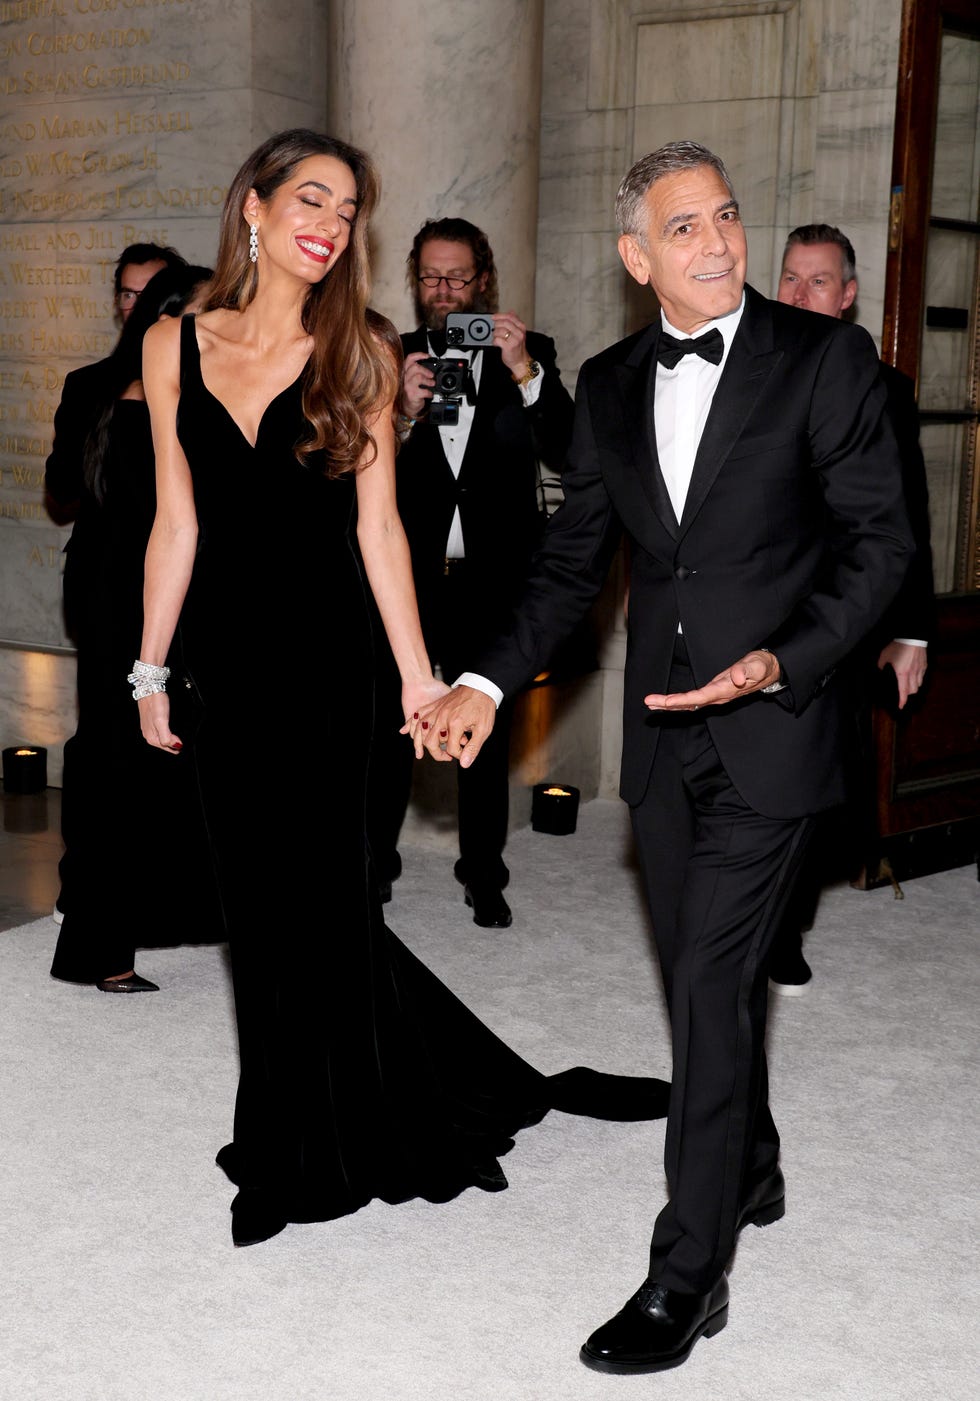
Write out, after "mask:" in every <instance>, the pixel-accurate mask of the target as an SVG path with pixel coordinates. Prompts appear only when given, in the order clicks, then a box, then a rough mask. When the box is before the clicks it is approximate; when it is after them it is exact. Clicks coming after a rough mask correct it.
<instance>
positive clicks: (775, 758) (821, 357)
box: [470, 287, 911, 818]
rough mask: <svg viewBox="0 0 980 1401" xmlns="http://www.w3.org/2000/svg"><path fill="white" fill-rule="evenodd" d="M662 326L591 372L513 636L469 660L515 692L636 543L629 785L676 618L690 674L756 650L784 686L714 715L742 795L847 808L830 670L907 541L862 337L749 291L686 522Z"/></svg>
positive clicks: (897, 573) (644, 780)
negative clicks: (665, 413) (669, 461)
mask: <svg viewBox="0 0 980 1401" xmlns="http://www.w3.org/2000/svg"><path fill="white" fill-rule="evenodd" d="M659 335H660V321H659V318H658V319H657V321H656V322H655V323H654V324H653V325H651V326H648V327H647V328H646V329H645V330H644V331H641V332H640V333H638V334H637V335H634V336H631V337H629V338H628V339H627V340H624V341H622V342H620V343H619V344H617V345H614V346H612V347H611V348H609V349H608V350H605V351H603V352H602V353H601V354H600V355H598V356H596V357H595V358H594V359H593V360H590V361H589V362H588V363H587V364H586V365H585V366H584V367H583V369H582V372H581V375H580V378H579V385H578V394H577V409H576V417H575V428H574V433H573V440H572V447H571V452H570V456H569V461H568V464H567V466H566V469H565V473H564V476H563V486H564V491H565V502H564V505H563V506H562V507H561V508H560V509H559V510H558V511H557V512H556V513H555V515H554V516H553V517H552V519H551V521H550V523H549V528H548V532H547V536H546V539H545V542H544V545H543V547H542V550H541V552H540V553H539V555H538V558H537V560H536V564H535V569H534V573H533V576H532V578H531V581H530V583H529V585H528V587H527V590H526V592H525V594H524V597H523V599H522V601H521V604H520V606H519V610H518V614H517V618H516V622H515V624H514V626H513V629H512V631H511V632H510V634H509V635H508V636H506V637H504V638H503V639H501V640H500V641H499V642H497V643H495V644H493V645H491V646H490V647H489V648H488V649H487V650H486V651H485V652H484V653H483V654H482V655H478V656H474V657H473V660H472V662H471V663H470V665H471V667H472V669H473V670H474V671H478V672H480V673H482V674H483V675H485V676H487V677H489V678H490V679H492V680H493V681H495V682H496V683H497V684H498V685H499V686H500V687H501V689H502V690H503V691H504V692H505V693H512V692H513V691H515V690H516V689H518V688H519V687H520V686H521V685H522V684H523V683H524V682H525V681H526V680H527V679H528V677H529V676H533V675H534V673H535V671H536V670H538V669H540V667H541V666H542V665H544V663H545V660H546V658H547V655H548V653H549V651H550V649H551V647H553V646H554V644H555V643H556V642H557V641H558V640H559V639H560V638H561V637H562V636H563V635H565V634H566V633H567V632H568V631H569V629H570V628H571V627H572V626H573V625H574V623H575V621H576V620H577V618H578V617H580V616H581V614H582V613H583V612H584V610H585V609H586V608H587V607H588V604H589V602H590V600H591V599H592V598H593V597H594V596H595V594H596V593H597V591H598V589H599V587H600V585H601V583H602V580H603V578H604V576H605V573H606V571H607V568H608V565H609V562H610V559H611V557H612V555H613V552H614V550H615V548H616V545H617V543H618V541H619V539H620V536H621V533H622V530H623V529H624V528H625V529H626V531H627V532H628V534H629V537H630V542H631V559H632V572H631V582H630V605H629V631H628V649H627V661H626V676H625V696H624V717H623V730H624V735H623V764H622V774H621V794H622V797H623V798H624V799H625V800H626V801H627V802H628V803H630V804H636V803H638V802H639V801H640V800H641V799H642V798H643V796H644V793H645V792H646V789H647V785H648V782H649V776H650V771H651V767H652V764H653V758H654V754H655V751H656V747H657V739H658V734H659V724H660V722H659V721H658V719H657V717H656V716H654V715H651V714H650V712H648V711H647V709H646V707H645V706H644V704H643V697H644V696H645V695H646V694H648V693H649V692H651V691H653V692H660V691H665V690H666V689H667V685H668V676H669V673H670V667H671V657H672V653H673V648H674V642H675V638H676V635H677V628H678V623H680V625H681V627H682V629H683V633H684V639H685V641H686V644H687V649H688V652H689V654H690V659H691V665H692V668H693V673H694V678H695V681H696V684H697V685H703V684H704V683H705V682H707V681H709V680H710V679H711V678H712V677H713V676H715V675H716V674H717V673H719V672H721V671H723V670H724V669H726V668H727V667H728V666H730V665H731V663H732V662H734V661H736V660H737V659H738V658H740V657H742V656H743V655H745V653H747V652H748V651H750V650H752V649H754V648H757V647H768V648H770V649H771V650H772V651H773V652H775V653H776V655H777V656H778V658H779V660H780V662H781V664H782V668H783V673H784V677H785V680H786V682H787V689H786V690H784V691H783V692H780V693H778V694H776V695H772V696H762V695H753V696H750V697H746V698H745V699H744V700H737V701H734V702H732V703H730V704H728V705H725V706H722V707H717V708H715V707H709V708H708V709H707V710H706V711H705V719H706V721H707V724H708V727H709V731H710V734H711V738H712V741H713V743H714V745H715V748H716V749H717V751H718V754H719V756H720V758H721V761H722V763H723V765H724V767H725V769H726V771H727V773H728V775H729V777H730V779H731V781H732V782H733V783H734V785H735V786H736V788H737V789H738V791H739V793H740V794H741V796H742V798H743V799H744V800H745V802H746V803H748V804H749V806H750V807H751V808H753V809H754V810H755V811H757V812H759V813H761V814H762V815H764V816H766V817H773V818H795V817H798V816H803V815H805V814H809V813H815V812H818V811H820V810H822V809H825V808H828V807H831V806H833V805H835V804H837V803H839V802H841V801H842V799H843V797H844V791H843V777H842V772H841V765H840V761H839V752H840V747H841V734H842V726H843V713H842V712H843V705H842V697H841V693H840V688H839V686H838V684H837V676H836V672H837V669H838V667H839V665H840V663H841V662H842V661H843V660H844V658H845V657H846V656H847V655H848V653H849V652H850V651H851V650H852V649H853V648H854V647H855V645H856V644H857V643H858V642H859V641H860V639H861V638H862V637H863V636H864V635H865V634H866V633H867V632H868V631H869V630H870V628H871V627H872V626H873V625H874V623H875V622H876V620H877V619H878V618H879V617H880V616H881V615H882V613H883V612H884V610H885V608H886V606H887V605H888V603H889V601H890V600H891V598H892V596H893V595H894V594H895V592H896V590H897V589H898V587H899V584H900V583H901V580H902V577H903V574H904V572H905V569H906V567H907V562H908V558H909V555H910V552H911V536H910V533H909V529H908V522H907V518H906V513H905V508H904V504H903V499H902V483H901V476H900V471H899V466H898V458H897V452H896V446H895V442H894V438H893V435H892V432H891V429H890V428H889V426H888V423H887V420H886V418H885V415H884V407H885V390H884V387H883V385H882V382H881V377H880V375H879V366H878V357H877V355H876V353H875V350H874V346H873V344H872V342H871V340H870V338H869V337H868V335H867V333H866V332H865V331H863V330H861V329H860V328H859V327H855V326H850V325H845V324H844V323H842V322H839V321H836V320H834V319H833V318H832V317H827V316H814V315H813V314H812V313H809V312H804V311H799V310H797V309H795V308H793V307H786V306H781V305H780V304H778V303H776V302H770V301H767V300H766V299H765V298H763V297H761V296H760V295H759V294H758V293H756V292H754V291H753V290H752V289H751V288H748V287H747V288H746V304H745V309H744V312H743V315H742V319H741V322H740V324H739V327H738V330H737V332H736V335H735V338H734V340H733V343H732V346H731V350H730V352H729V355H728V359H727V362H726V364H725V367H724V370H723V373H722V376H721V380H720V381H719V384H718V388H717V390H716V393H715V396H714V400H713V402H712V406H711V410H710V413H709V415H708V419H707V422H706V424H705V428H704V432H703V435H702V438H701V442H700V445H699V447H698V452H697V456H696V460H695V465H694V471H693V475H692V479H691V484H690V489H689V491H688V495H687V501H686V504H685V508H684V513H683V518H682V520H681V521H680V522H678V521H677V520H676V519H675V517H674V512H673V509H672V507H671V503H670V498H669V496H668V494H667V489H666V485H665V483H664V480H663V476H662V474H661V472H660V468H659V465H658V458H657V446H656V433H655V426H654V420H653V413H654V407H653V406H654V383H655V374H656V366H657V361H656V348H657V342H658V339H659Z"/></svg>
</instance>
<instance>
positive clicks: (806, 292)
mask: <svg viewBox="0 0 980 1401" xmlns="http://www.w3.org/2000/svg"><path fill="white" fill-rule="evenodd" d="M857 293H858V283H857V266H856V260H855V256H854V248H853V246H852V244H851V241H850V239H849V238H848V237H847V235H846V234H844V233H842V232H841V230H840V229H838V228H835V227H834V226H833V225H832V224H801V225H800V227H799V228H796V229H794V230H793V232H792V233H791V234H790V235H789V237H788V238H787V240H786V247H785V249H784V250H783V265H782V269H781V271H780V275H779V287H778V288H777V291H776V299H777V301H780V302H782V303H783V305H784V306H795V307H799V308H800V309H801V310H802V311H815V312H820V313H821V315H823V316H833V317H836V318H837V319H838V320H839V319H841V318H843V317H844V315H845V313H847V312H849V311H850V309H851V307H852V306H853V305H854V301H855V299H856V297H857ZM881 376H882V379H883V380H884V382H885V389H886V391H887V394H888V416H889V418H890V420H891V425H892V430H893V432H894V434H895V441H896V442H897V444H898V451H899V454H900V457H901V463H902V485H903V488H904V491H905V506H906V510H907V511H908V516H909V523H910V525H911V527H912V534H913V536H914V537H915V554H914V555H913V557H912V561H911V563H910V564H909V567H908V572H907V573H906V575H905V579H904V580H903V582H902V586H901V588H900V589H899V591H898V594H897V595H896V597H895V599H894V601H893V602H892V604H891V606H890V607H889V608H888V610H887V612H886V613H885V616H884V617H883V618H882V619H881V621H880V622H879V623H878V625H877V626H876V627H875V628H874V630H873V632H872V633H871V634H870V636H869V637H868V638H867V640H866V642H865V644H864V646H863V647H862V648H861V655H860V658H859V659H857V660H859V663H860V672H861V674H860V675H859V677H858V679H857V680H858V688H859V690H867V689H868V682H867V676H868V674H869V673H871V674H873V669H874V667H875V666H877V670H878V671H879V672H884V671H885V670H886V668H887V669H889V670H890V671H891V672H892V673H893V674H894V678H895V692H896V694H897V702H898V708H899V710H903V709H904V708H905V704H906V702H907V701H908V699H909V697H910V696H914V695H916V694H917V693H918V692H919V691H920V690H921V688H922V684H923V682H924V680H925V674H926V667H927V665H928V651H927V649H928V644H929V639H930V637H931V636H932V633H933V630H934V628H935V623H936V599H935V593H934V589H933V578H932V546H931V543H930V531H929V486H928V482H927V479H926V465H925V462H924V461H923V458H922V449H921V448H920V446H919V412H918V409H917V407H916V403H915V385H914V384H913V383H912V381H911V380H910V379H909V377H908V375H903V374H902V373H901V371H900V370H896V369H895V368H894V367H893V366H891V365H886V364H884V363H883V364H882V366H881ZM860 710H861V715H860V725H859V732H858V749H859V757H858V770H859V772H860V773H861V775H862V776H866V775H867V773H868V771H869V769H868V766H869V764H870V759H869V758H868V757H867V756H868V750H869V746H870V741H871V736H870V718H869V714H868V711H869V701H868V699H867V698H866V699H865V703H864V704H863V705H862V706H861V707H860ZM862 798H863V794H861V795H860V797H859V798H858V800H857V804H856V806H855V805H853V804H852V812H853V813H854V816H855V817H856V818H857V821H858V823H859V824H860V825H863V822H864V820H865V819H864V814H863V807H864V806H865V805H866V800H864V804H862V801H861V799H862ZM868 820H870V819H868ZM819 845H820V843H815V847H819ZM821 877H822V863H821V861H820V852H819V850H814V851H813V852H812V853H811V860H810V863H809V865H808V868H807V872H806V874H805V876H804V878H803V879H801V880H800V881H799V883H798V886H797V889H796V891H795V893H794V896H793V899H792V902H791V904H790V907H789V908H788V909H787V912H786V915H785V917H784V919H783V921H782V926H781V928H780V930H779V932H778V933H777V935H776V939H775V941H774V944H773V954H772V963H771V965H770V969H769V986H770V988H771V989H772V990H773V991H774V992H779V993H783V994H786V995H788V996H790V997H800V996H802V995H803V994H804V993H805V992H806V991H807V989H808V987H809V985H810V980H811V977H812V973H811V970H810V965H809V964H808V963H807V961H806V959H805V958H804V957H803V930H804V929H808V928H809V927H810V926H811V924H812V923H813V918H814V914H815V912H816V907H817V901H818V899H819V895H820V884H821Z"/></svg>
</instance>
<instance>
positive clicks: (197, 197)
mask: <svg viewBox="0 0 980 1401" xmlns="http://www.w3.org/2000/svg"><path fill="white" fill-rule="evenodd" d="M276 11H277V13H276V22H275V24H272V23H270V22H269V11H268V8H267V7H266V6H265V5H263V4H261V3H260V0H253V3H248V0H2V3H0V224H2V227H0V738H2V739H3V743H4V744H7V743H10V742H13V741H14V740H20V739H24V738H32V739H34V740H36V741H38V742H47V743H48V744H49V745H50V746H51V747H52V749H53V751H54V752H53V753H52V755H51V756H50V760H49V773H50V775H51V779H52V781H53V782H55V783H57V782H58V781H59V772H60V747H59V742H58V741H59V739H63V738H64V736H65V735H66V734H69V733H71V730H72V729H73V728H74V714H73V699H72V684H71V677H72V667H73V660H72V659H71V657H70V656H66V655H55V654H52V655H51V656H49V657H48V658H47V659H44V660H40V661H39V660H38V659H37V657H38V654H37V653H31V652H25V651H23V650H20V649H10V648H8V647H5V646H4V643H8V642H14V643H18V644H27V645H28V646H30V645H32V644H33V645H34V646H35V647H38V646H40V647H45V648H55V649H57V648H60V647H63V646H64V645H65V644H66V642H67V639H66V638H65V636H64V633H63V628H62V621H61V606H60V571H61V558H62V557H61V551H62V548H63V546H64V543H65V540H66V539H67V536H68V534H69V531H68V529H66V528H59V527H57V526H55V525H54V524H53V523H52V522H51V520H50V519H49V518H48V517H47V515H46V513H45V510H44V498H43V473H44V461H45V458H46V457H47V454H48V452H49V450H50V442H51V431H52V419H53V416H54V410H55V408H56V406H57V403H58V399H59V396H60V392H61V386H62V384H63V381H64V376H65V374H66V373H67V371H69V370H71V369H73V368H75V367H76V366H78V365H81V364H84V363H87V362H90V361H92V360H96V359H100V358H102V357H103V356H105V355H106V354H108V352H109V351H110V350H111V349H112V347H113V345H114V344H115V339H116V327H115V325H114V323H113V315H112V311H113V308H112V276H113V267H114V264H115V261H116V258H117V257H118V255H119V253H120V252H121V250H122V249H123V248H124V247H125V246H126V245H127V244H129V243H134V242H155V243H163V244H172V245H174V246H175V247H177V248H178V250H179V251H180V252H181V253H183V254H184V255H185V256H186V257H188V258H189V259H191V260H193V261H195V262H204V263H209V262H212V261H213V256H214V250H215V245H216V233H217V225H218V217H219V214H220V211H221V205H222V203H223V200H224V196H225V191H226V188H227V185H228V181H229V179H230V177H231V176H232V174H233V173H234V171H235V169H236V168H237V166H238V165H239V164H240V162H241V160H242V158H243V157H244V156H245V155H246V154H247V153H248V151H249V150H250V149H251V148H252V147H253V146H254V145H255V144H257V142H258V141H260V140H261V139H263V138H264V137H265V136H267V135H269V134H270V133H271V132H273V131H275V130H277V129H279V128H281V127H283V126H288V125H299V124H304V125H310V124H313V125H319V124H320V122H321V121H322V115H323V107H324V94H325V63H324V44H325V20H324V11H323V6H322V3H319V0H279V3H278V4H277V6H276ZM39 686H40V688H41V691H40V692H39V691H38V687H39ZM45 689H47V692H48V694H47V697H46V699H44V700H39V696H40V695H41V692H44V691H45ZM41 731H44V733H41Z"/></svg>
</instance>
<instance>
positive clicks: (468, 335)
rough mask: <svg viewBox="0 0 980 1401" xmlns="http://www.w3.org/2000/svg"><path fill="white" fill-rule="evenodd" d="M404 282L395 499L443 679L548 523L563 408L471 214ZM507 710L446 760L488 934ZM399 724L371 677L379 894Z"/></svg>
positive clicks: (432, 232)
mask: <svg viewBox="0 0 980 1401" xmlns="http://www.w3.org/2000/svg"><path fill="white" fill-rule="evenodd" d="M408 276H409V281H410V283H411V286H412V289H413V293H414V296H415V307H416V313H417V315H418V319H419V322H420V325H419V329H418V330H417V331H412V332H410V333H408V334H407V335H403V336H402V346H403V349H404V351H405V363H404V367H403V371H402V392H401V402H400V405H399V407H400V409H401V412H402V415H403V417H402V421H401V436H402V448H401V451H400V453H399V455H398V460H397V469H396V471H397V484H398V509H399V512H400V514H401V518H402V521H403V523H404V526H405V532H406V534H407V536H408V542H409V545H410V547H411V552H412V570H413V573H414V576H415V588H416V592H417V594H418V604H419V614H420V617H421V619H422V629H423V632H424V634H425V642H426V646H427V648H428V651H429V657H430V660H431V661H432V662H433V663H434V664H435V663H438V664H439V666H440V668H441V670H442V674H443V676H444V678H445V679H446V680H447V681H449V682H453V681H455V680H456V679H457V678H458V676H459V674H460V670H461V666H460V662H459V659H460V658H461V657H462V656H463V655H467V656H472V655H473V653H474V648H477V649H478V648H479V646H480V644H481V642H484V641H486V642H489V641H490V640H491V639H492V638H493V637H495V636H496V635H497V633H498V632H499V631H500V630H501V628H502V627H503V625H504V624H505V623H506V621H507V619H508V617H509V614H510V610H511V607H512V605H513V603H514V602H515V601H516V598H517V596H518V594H519V593H520V589H521V585H522V584H523V582H524V579H525V576H526V574H527V572H528V567H529V565H530V561H531V556H532V554H533V553H534V550H535V548H536V546H537V543H538V540H539V537H540V534H541V530H542V526H543V523H544V521H543V516H542V514H541V511H540V509H539V500H538V469H537V463H538V459H541V461H543V462H544V463H545V464H546V466H547V468H548V469H549V471H551V472H560V471H561V469H562V467H563V465H564V460H565V454H566V452H567V449H568V444H569V439H570V436H571V427H572V412H573V408H572V400H571V397H570V396H569V394H568V391H567V390H566V389H565V387H564V385H563V384H562V382H561V376H560V375H559V372H558V365H557V362H556V358H555V347H554V342H553V341H552V340H550V339H549V338H548V337H547V336H542V335H538V334H536V333H535V332H534V331H528V330H527V328H526V326H525V325H524V323H523V322H522V321H521V320H520V319H519V318H518V317H517V316H516V315H515V314H514V313H513V312H509V311H508V312H498V311H497V309H496V308H497V273H496V268H495V267H494V261H493V252H492V250H491V248H490V244H489V242H488V240H487V237H486V234H484V233H483V232H482V231H481V230H480V229H478V228H477V227H476V226H475V225H474V224H471V223H469V222H468V221H467V220H465V219H438V220H430V221H429V222H428V223H426V224H424V225H423V226H422V228H421V229H420V230H419V232H418V233H417V234H416V236H415V241H414V243H413V245H412V251H411V253H410V254H409V256H408ZM447 318H449V325H448V327H447ZM447 336H448V341H449V343H448V344H447ZM389 670H390V668H389ZM511 713H512V712H511V706H510V705H509V704H508V703H506V702H505V703H504V704H503V705H502V706H501V708H500V711H499V714H498V718H497V724H496V726H495V728H494V732H493V736H492V741H491V742H490V743H489V744H488V745H487V746H485V747H484V750H483V753H482V755H481V761H480V763H479V764H477V765H475V766H474V767H473V768H471V769H462V768H458V767H457V778H458V785H459V787H458V791H459V852H460V857H459V860H458V861H457V862H456V866H455V875H456V879H457V880H458V881H459V882H460V883H461V884H462V885H463V886H464V888H465V899H466V904H467V905H469V906H471V907H472V909H473V918H474V921H475V923H476V924H478V925H481V926H482V927H484V928H489V929H505V928H506V927H507V926H508V925H509V924H510V923H511V912H510V909H509V908H508V905H507V902H506V900H505V899H504V896H503V889H504V887H505V886H506V884H507V881H508V878H509V873H508V870H507V867H506V866H505V865H504V862H503V856H502V853H503V848H504V843H505V841H506V838H507V760H508V748H509V743H508V742H509V737H510V721H511ZM400 724H401V710H400V706H399V704H398V690H397V686H396V684H395V681H394V678H393V677H392V681H391V684H390V685H386V686H383V685H382V683H381V681H380V678H379V696H378V724H377V726H376V738H375V749H374V756H373V761H372V769H371V774H370V778H369V804H368V830H369V835H370V839H371V847H372V852H373V855H374V861H375V866H376V868H377V872H378V877H379V880H380V882H381V887H382V894H383V895H384V896H385V897H386V898H387V897H388V895H389V894H390V886H391V881H392V880H394V879H395V878H396V877H397V876H398V874H399V872H400V870H401V861H400V858H399V856H398V852H397V845H398V833H399V831H400V828H401V824H402V820H403V818H404V816H405V809H406V807H407V805H408V798H409V793H410V790H411V782H412V748H411V745H410V744H409V743H408V742H407V740H406V739H405V737H404V736H399V734H398V728H399V725H400Z"/></svg>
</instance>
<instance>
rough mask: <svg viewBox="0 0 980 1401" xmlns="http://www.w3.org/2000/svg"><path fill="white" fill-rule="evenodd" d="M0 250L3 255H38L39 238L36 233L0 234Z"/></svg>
mask: <svg viewBox="0 0 980 1401" xmlns="http://www.w3.org/2000/svg"><path fill="white" fill-rule="evenodd" d="M0 249H2V250H3V252H4V253H40V251H41V236H40V234H36V233H13V232H11V231H9V230H7V231H5V232H3V233H0Z"/></svg>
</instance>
